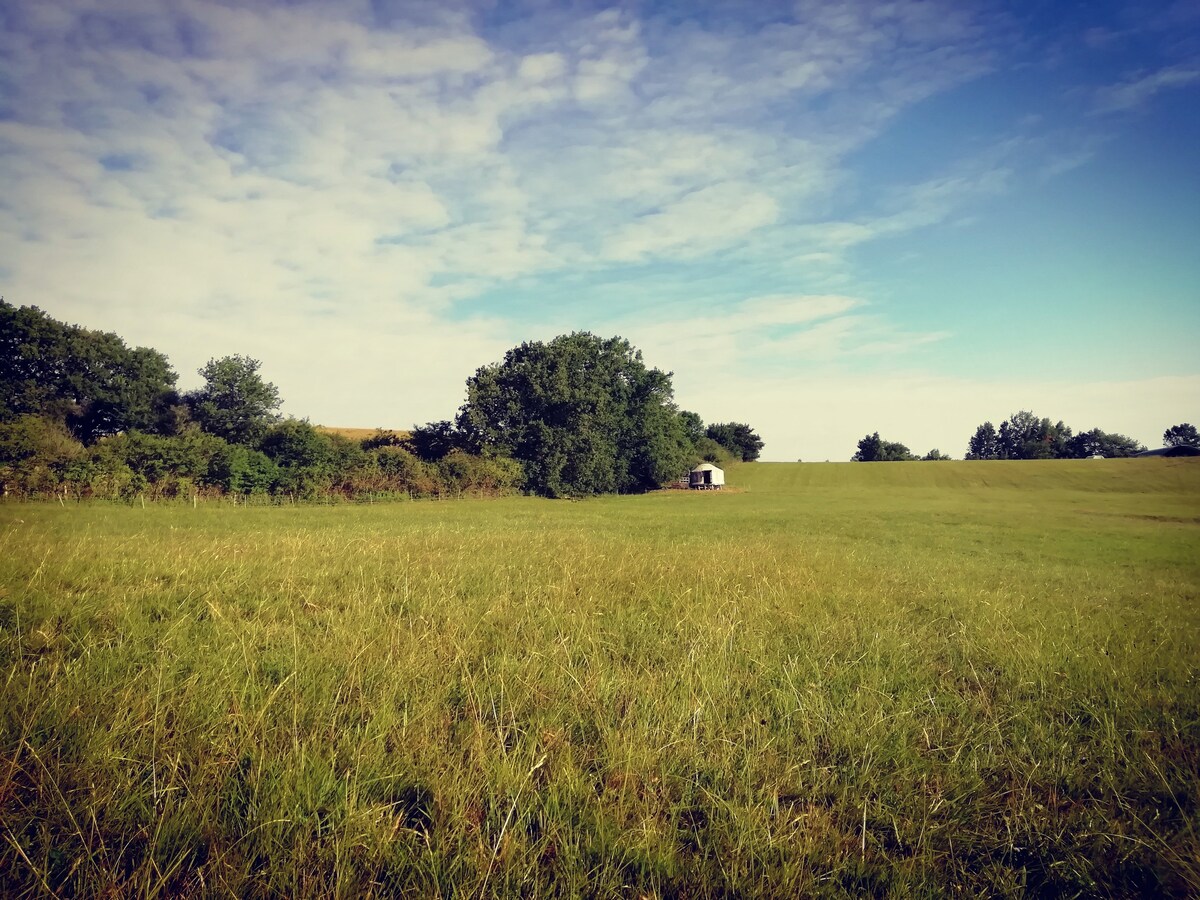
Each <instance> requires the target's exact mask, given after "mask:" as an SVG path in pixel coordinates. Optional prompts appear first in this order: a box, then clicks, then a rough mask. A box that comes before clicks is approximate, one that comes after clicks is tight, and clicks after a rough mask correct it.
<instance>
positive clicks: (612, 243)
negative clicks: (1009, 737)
mask: <svg viewBox="0 0 1200 900" xmlns="http://www.w3.org/2000/svg"><path fill="white" fill-rule="evenodd" d="M778 217H779V205H778V204H777V203H776V202H775V200H774V199H773V198H771V197H770V196H768V195H767V194H764V193H762V192H761V191H756V190H754V189H753V188H752V187H751V186H750V185H747V184H737V183H729V182H726V183H724V184H715V185H712V186H710V187H704V188H700V189H699V190H697V191H693V192H692V193H689V194H686V195H684V196H683V197H681V198H680V199H679V200H677V201H675V202H674V203H671V204H670V205H668V206H667V207H666V208H664V209H662V210H659V211H657V212H652V213H647V214H646V215H643V216H641V217H640V218H638V219H637V220H635V221H633V222H631V223H629V224H628V225H626V226H625V227H623V228H622V229H621V230H620V231H619V232H617V233H616V234H615V235H613V236H612V237H611V238H610V239H609V241H608V242H607V245H606V247H605V250H604V255H605V256H606V257H607V258H609V259H614V260H631V261H632V260H639V259H643V258H645V257H647V256H651V255H655V254H661V253H664V252H667V251H670V252H671V253H672V254H673V255H676V256H683V257H690V256H696V255H698V254H701V253H704V252H707V251H710V250H713V249H716V248H719V247H723V246H728V245H730V244H733V243H735V242H737V241H739V240H741V239H743V238H745V237H747V236H748V235H750V234H751V233H752V232H754V231H756V230H757V229H759V228H762V227H764V226H766V225H770V224H771V223H773V222H774V221H775V220H776V219H777V218H778Z"/></svg>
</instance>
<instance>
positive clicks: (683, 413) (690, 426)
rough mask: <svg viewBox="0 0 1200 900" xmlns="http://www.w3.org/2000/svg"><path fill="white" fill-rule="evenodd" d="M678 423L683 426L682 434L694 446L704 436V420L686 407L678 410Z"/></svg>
mask: <svg viewBox="0 0 1200 900" xmlns="http://www.w3.org/2000/svg"><path fill="white" fill-rule="evenodd" d="M679 424H680V426H681V427H682V428H683V433H684V436H685V437H686V438H687V439H688V440H689V441H691V442H692V445H693V446H695V445H697V444H699V443H700V441H701V440H703V438H704V437H705V434H704V420H703V419H701V418H700V417H699V416H698V415H696V413H694V412H691V411H689V410H686V409H681V410H680V411H679Z"/></svg>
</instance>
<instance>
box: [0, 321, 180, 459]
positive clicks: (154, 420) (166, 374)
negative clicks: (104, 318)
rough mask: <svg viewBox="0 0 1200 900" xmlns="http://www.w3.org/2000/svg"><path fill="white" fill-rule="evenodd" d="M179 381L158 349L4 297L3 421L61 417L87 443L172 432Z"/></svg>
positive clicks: (0, 351)
mask: <svg viewBox="0 0 1200 900" xmlns="http://www.w3.org/2000/svg"><path fill="white" fill-rule="evenodd" d="M175 380H176V375H175V373H174V372H173V371H172V370H171V367H170V365H169V364H168V363H167V359H166V357H165V356H163V355H162V354H161V353H159V352H158V351H156V350H150V349H147V348H145V347H138V348H134V349H131V348H129V347H127V346H126V345H125V342H124V341H122V340H121V339H120V338H119V337H117V336H116V335H115V334H110V333H106V332H99V331H90V330H88V329H85V328H80V327H78V326H75V325H66V324H63V323H61V322H58V321H56V320H54V319H52V318H50V317H49V316H48V315H46V314H45V313H44V312H42V311H41V310H40V309H38V308H37V307H33V306H30V307H15V306H13V305H11V304H9V303H6V302H4V301H3V300H0V421H8V420H12V419H14V418H17V417H19V416H23V415H37V416H43V417H46V418H50V419H55V420H58V421H61V422H64V423H65V424H66V425H67V426H68V427H69V428H70V430H71V432H72V434H74V435H75V437H76V438H77V439H79V440H80V441H82V442H83V443H85V444H89V443H92V442H93V441H95V440H97V439H98V438H100V437H103V436H105V435H110V434H116V433H118V432H121V431H129V430H142V431H150V432H162V431H167V430H169V429H170V427H171V423H172V421H173V413H172V410H171V407H172V405H173V404H174V403H175V401H176V395H175V393H174V385H175Z"/></svg>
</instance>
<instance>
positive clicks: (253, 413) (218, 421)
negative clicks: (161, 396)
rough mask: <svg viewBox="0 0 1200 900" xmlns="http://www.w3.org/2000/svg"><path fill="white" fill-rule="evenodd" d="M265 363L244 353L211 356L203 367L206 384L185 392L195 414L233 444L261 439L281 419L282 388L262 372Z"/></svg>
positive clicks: (205, 425)
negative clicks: (260, 368) (241, 354)
mask: <svg viewBox="0 0 1200 900" xmlns="http://www.w3.org/2000/svg"><path fill="white" fill-rule="evenodd" d="M261 365H262V364H261V363H260V362H259V361H258V360H257V359H251V358H250V357H248V356H240V355H233V356H224V357H221V358H220V359H210V360H209V361H208V362H207V363H206V364H205V365H204V367H203V368H201V369H200V370H199V373H200V375H201V376H202V377H203V378H204V380H205V385H204V387H202V388H200V389H199V390H197V391H193V392H191V393H189V394H187V395H186V396H185V400H186V401H187V404H188V408H189V409H190V410H191V414H192V418H194V419H195V420H196V422H197V423H199V425H200V427H201V428H203V429H204V430H205V431H207V432H208V433H209V434H215V435H217V436H218V437H222V438H224V439H225V440H227V441H229V442H230V443H231V444H245V445H248V446H250V445H254V444H256V443H258V441H259V440H260V439H261V438H262V437H263V436H264V435H265V434H266V433H267V429H268V428H269V427H270V426H271V425H273V424H274V423H276V422H278V421H279V420H280V417H279V415H278V414H277V412H276V410H278V409H279V404H280V400H279V389H278V388H276V387H275V385H273V384H271V382H269V381H264V380H263V378H262V376H261V375H259V374H258V370H259V367H260V366H261Z"/></svg>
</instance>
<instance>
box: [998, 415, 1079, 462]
mask: <svg viewBox="0 0 1200 900" xmlns="http://www.w3.org/2000/svg"><path fill="white" fill-rule="evenodd" d="M1070 438H1071V429H1070V428H1068V427H1067V426H1066V425H1065V424H1063V423H1062V422H1061V421H1060V422H1058V423H1055V424H1051V422H1050V420H1049V419H1046V418H1038V417H1037V416H1035V415H1034V414H1033V413H1032V412H1028V411H1026V410H1021V411H1020V412H1017V413H1014V414H1013V415H1011V416H1009V417H1008V418H1007V419H1005V420H1004V421H1003V422H1001V423H1000V432H999V434H998V443H999V450H1000V457H1001V458H1002V459H1057V458H1061V457H1065V456H1067V455H1069V454H1068V450H1067V442H1068V441H1069V440H1070Z"/></svg>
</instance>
